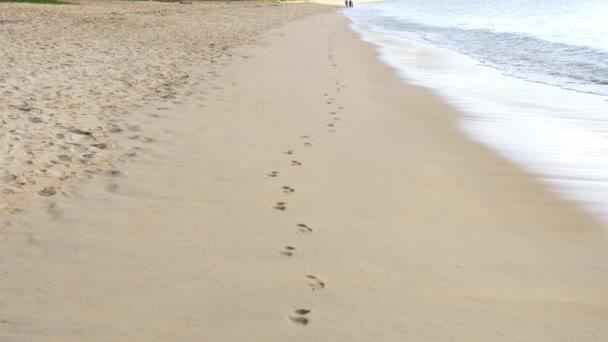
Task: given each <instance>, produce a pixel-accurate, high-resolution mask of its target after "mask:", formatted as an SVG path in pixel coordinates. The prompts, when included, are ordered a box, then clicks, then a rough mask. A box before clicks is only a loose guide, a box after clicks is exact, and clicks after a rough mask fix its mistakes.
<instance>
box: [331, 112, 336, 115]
mask: <svg viewBox="0 0 608 342" xmlns="http://www.w3.org/2000/svg"><path fill="white" fill-rule="evenodd" d="M329 114H331V115H336V114H338V113H336V112H329Z"/></svg>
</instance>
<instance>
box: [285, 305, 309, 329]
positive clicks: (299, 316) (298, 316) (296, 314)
mask: <svg viewBox="0 0 608 342" xmlns="http://www.w3.org/2000/svg"><path fill="white" fill-rule="evenodd" d="M310 311H311V310H309V309H296V310H294V311H293V314H292V315H290V316H289V320H290V321H291V323H293V324H295V325H308V323H310V319H309V318H308V317H305V316H306V315H308V314H309V313H310Z"/></svg>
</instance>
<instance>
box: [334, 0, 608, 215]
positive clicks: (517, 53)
mask: <svg viewBox="0 0 608 342" xmlns="http://www.w3.org/2000/svg"><path fill="white" fill-rule="evenodd" d="M575 4H578V2H576V1H564V2H560V4H555V2H554V1H545V0H543V1H538V2H535V3H534V4H526V5H522V2H521V1H516V0H513V1H507V0H501V1H496V2H489V3H481V2H479V1H473V0H466V1H458V2H456V1H451V0H438V1H434V2H428V1H427V2H423V1H419V0H412V1H395V2H387V3H371V4H364V5H361V6H358V7H357V8H355V9H354V10H348V11H345V13H346V15H347V16H348V17H349V18H351V19H352V20H353V28H354V29H355V30H356V31H358V32H359V33H360V34H361V35H362V37H363V38H364V39H365V40H368V41H370V42H372V43H374V44H376V45H377V46H378V49H379V51H380V55H381V58H382V60H384V61H385V62H386V63H388V64H390V65H391V66H393V67H395V68H396V69H397V70H398V71H399V72H400V74H401V75H402V76H403V77H404V79H406V80H407V81H409V82H412V83H415V84H418V85H422V86H425V87H428V88H430V89H433V90H434V91H436V92H437V93H439V94H440V95H442V96H443V97H445V98H446V99H447V100H448V101H449V102H450V103H452V104H453V105H455V106H456V107H457V108H459V109H461V110H463V111H464V112H465V113H467V114H466V115H465V116H464V118H463V120H462V129H463V130H464V131H465V132H466V133H468V134H469V135H470V136H472V137H473V138H474V139H476V140H478V141H480V142H483V143H485V144H488V145H489V146H491V147H493V148H494V149H495V150H497V151H498V152H499V153H501V154H502V155H504V156H506V157H507V158H510V159H512V160H514V161H516V162H518V163H519V164H521V165H522V166H524V167H526V168H527V169H528V170H530V171H532V172H534V173H535V174H537V175H539V176H540V177H541V178H542V179H544V180H546V181H547V182H549V183H550V184H552V185H554V188H555V189H556V191H557V192H559V193H560V194H562V195H563V196H565V197H567V198H570V199H573V200H576V201H579V202H580V203H582V204H583V205H584V206H585V207H586V208H587V209H588V210H590V211H591V212H593V213H596V214H597V215H599V216H600V217H602V218H603V219H605V220H606V221H608V97H606V96H604V95H608V40H606V39H603V38H600V36H597V35H601V34H602V32H604V33H608V32H605V31H606V30H607V29H606V28H604V27H600V26H599V23H600V22H599V21H598V20H599V17H598V15H600V14H601V13H604V14H608V5H604V4H603V3H600V2H598V1H591V2H587V3H586V4H585V6H583V7H584V8H583V9H581V8H578V9H577V10H576V11H575V10H573V9H572V8H573V7H576V6H574V5H575ZM543 6H544V7H543ZM569 6H570V7H569ZM543 9H544V11H543ZM568 9H571V10H572V11H571V12H568V11H567V10H568ZM467 10H468V11H467ZM585 11H587V12H585ZM568 13H570V14H568ZM541 14H542V15H541ZM551 19H552V20H551ZM583 24H584V25H583ZM571 26H572V27H571ZM596 30H597V31H596ZM593 35H596V36H593ZM604 36H608V35H606V34H605V35H604ZM594 37H595V39H594ZM575 43H576V44H578V45H575Z"/></svg>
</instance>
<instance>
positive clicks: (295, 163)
mask: <svg viewBox="0 0 608 342" xmlns="http://www.w3.org/2000/svg"><path fill="white" fill-rule="evenodd" d="M291 165H293V166H300V165H302V163H300V162H299V161H297V160H292V161H291Z"/></svg>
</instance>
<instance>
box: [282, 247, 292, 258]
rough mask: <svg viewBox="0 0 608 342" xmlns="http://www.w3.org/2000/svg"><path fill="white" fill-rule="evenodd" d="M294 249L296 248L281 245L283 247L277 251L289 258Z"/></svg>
mask: <svg viewBox="0 0 608 342" xmlns="http://www.w3.org/2000/svg"><path fill="white" fill-rule="evenodd" d="M295 250H296V248H295V247H292V246H285V247H283V249H281V250H280V251H279V254H280V255H282V256H286V257H288V258H290V257H292V256H293V253H294V251H295Z"/></svg>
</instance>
